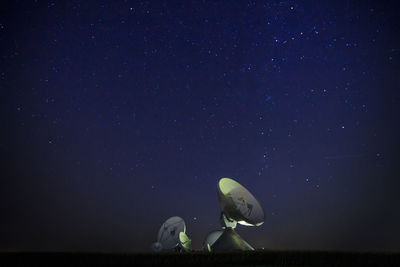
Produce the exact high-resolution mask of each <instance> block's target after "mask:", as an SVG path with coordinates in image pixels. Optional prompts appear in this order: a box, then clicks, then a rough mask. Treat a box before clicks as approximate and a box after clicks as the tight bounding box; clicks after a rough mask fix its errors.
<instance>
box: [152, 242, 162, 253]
mask: <svg viewBox="0 0 400 267" xmlns="http://www.w3.org/2000/svg"><path fill="white" fill-rule="evenodd" d="M151 249H152V250H153V251H154V252H160V251H161V250H162V249H163V246H162V245H161V243H160V242H155V243H153V244H152V245H151Z"/></svg>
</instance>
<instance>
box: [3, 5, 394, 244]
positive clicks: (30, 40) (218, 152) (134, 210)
mask: <svg viewBox="0 0 400 267" xmlns="http://www.w3.org/2000/svg"><path fill="white" fill-rule="evenodd" d="M397 8H398V7H397V6H396V2H395V1H385V2H382V1H361V2H360V1H265V2H264V1H180V2H179V1H109V2H103V1H66V2H58V1H27V2H9V3H8V4H5V6H4V7H3V8H2V10H1V11H0V12H1V13H0V14H1V15H0V43H1V48H2V49H1V50H0V58H1V63H0V86H1V87H0V88H1V92H2V97H1V98H0V99H1V105H0V108H1V122H2V131H1V135H0V137H1V138H0V155H1V162H2V169H3V174H2V175H1V176H2V179H1V184H0V188H1V189H0V192H1V194H0V195H1V197H0V200H1V201H0V203H1V204H0V207H1V209H2V214H3V216H2V218H3V219H2V225H3V227H1V228H0V229H1V230H0V236H1V238H0V250H2V251H8V250H30V251H31V250H72V251H79V250H83V251H99V250H100V251H148V250H150V245H151V243H153V242H154V241H155V239H156V236H157V232H158V228H159V227H160V226H161V224H162V223H163V221H164V220H165V219H167V218H168V217H170V216H175V215H177V216H181V217H182V218H183V219H184V220H185V221H186V225H187V233H188V235H189V236H190V237H191V238H192V239H193V246H194V248H195V249H200V248H201V244H202V242H203V239H204V237H205V235H206V234H207V233H208V232H210V231H212V230H215V229H218V228H219V227H220V226H219V212H220V208H219V204H218V200H217V195H216V185H217V182H218V179H219V178H221V177H231V178H233V179H236V180H237V181H239V182H240V183H241V184H243V185H244V186H246V187H247V188H248V189H249V190H250V191H251V192H253V194H254V195H255V196H256V197H257V198H258V200H259V201H260V203H261V204H262V205H263V207H264V210H265V213H266V221H265V223H264V224H263V225H262V226H261V227H257V229H256V228H245V227H238V229H237V230H238V233H239V234H240V235H241V236H243V237H244V238H245V239H246V240H247V241H248V242H249V243H250V244H252V245H254V246H255V247H265V248H268V249H319V250H324V249H332V250H346V249H352V250H399V249H400V238H399V236H400V231H399V229H398V225H399V224H400V215H399V213H398V212H397V211H398V210H399V208H398V207H399V205H400V198H399V196H398V192H397V191H398V188H399V186H400V183H399V180H398V173H399V164H398V158H399V157H398V151H399V141H398V137H399V136H400V127H399V119H398V118H399V115H400V112H399V111H400V106H399V104H400V93H399V92H400V91H399V89H400V87H399V85H400V83H399V82H400V80H399V77H400V75H399V74H400V58H399V57H400V55H399V51H400V38H399V36H400V32H399V23H398V19H397Z"/></svg>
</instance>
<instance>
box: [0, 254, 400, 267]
mask: <svg viewBox="0 0 400 267" xmlns="http://www.w3.org/2000/svg"><path fill="white" fill-rule="evenodd" d="M105 265H113V266H134V265H135V266H141V265H160V266H161V265H162V266H165V265H180V266H193V265H197V266H212V265H220V266H223V265H224V266H400V253H399V252H392V253H389V252H388V253H382V252H322V251H268V252H245V253H202V252H195V253H179V254H177V253H160V254H150V253H148V254H145V253H142V254H139V253H136V254H135V253H132V254H130V253H124V254H123V253H121V254H117V253H115V254H113V253H46V252H9V253H1V254H0V266H105Z"/></svg>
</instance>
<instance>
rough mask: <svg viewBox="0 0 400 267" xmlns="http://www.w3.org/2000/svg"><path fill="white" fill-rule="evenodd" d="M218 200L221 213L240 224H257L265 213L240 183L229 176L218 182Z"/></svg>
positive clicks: (259, 223)
mask: <svg viewBox="0 0 400 267" xmlns="http://www.w3.org/2000/svg"><path fill="white" fill-rule="evenodd" d="M218 200H219V203H220V205H221V209H222V212H223V214H224V215H225V216H226V217H227V218H228V219H230V220H234V221H237V223H239V224H241V225H247V226H259V225H261V224H263V223H264V220H265V215H264V210H263V208H262V207H261V205H260V203H259V202H258V201H257V199H256V198H255V197H254V196H253V195H252V194H251V193H250V192H249V191H248V190H247V189H246V188H245V187H244V186H242V185H241V184H239V183H238V182H236V181H235V180H233V179H230V178H221V179H220V180H219V182H218Z"/></svg>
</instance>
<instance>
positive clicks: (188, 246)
mask: <svg viewBox="0 0 400 267" xmlns="http://www.w3.org/2000/svg"><path fill="white" fill-rule="evenodd" d="M179 246H180V247H181V248H182V249H183V250H184V251H192V240H191V239H190V238H189V237H188V236H187V235H186V233H184V232H180V233H179Z"/></svg>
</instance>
